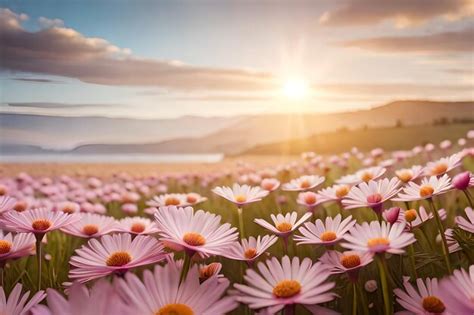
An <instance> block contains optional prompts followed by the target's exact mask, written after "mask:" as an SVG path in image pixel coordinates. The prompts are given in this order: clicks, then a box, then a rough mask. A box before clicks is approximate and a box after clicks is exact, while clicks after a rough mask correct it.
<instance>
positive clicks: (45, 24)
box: [38, 16, 64, 28]
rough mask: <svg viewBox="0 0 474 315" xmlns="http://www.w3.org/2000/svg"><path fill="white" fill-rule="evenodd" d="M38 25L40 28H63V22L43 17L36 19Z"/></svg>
mask: <svg viewBox="0 0 474 315" xmlns="http://www.w3.org/2000/svg"><path fill="white" fill-rule="evenodd" d="M38 23H39V25H40V26H41V27H42V28H51V27H63V26H64V21H63V20H61V19H48V18H45V17H44V16H42V17H40V18H39V19H38Z"/></svg>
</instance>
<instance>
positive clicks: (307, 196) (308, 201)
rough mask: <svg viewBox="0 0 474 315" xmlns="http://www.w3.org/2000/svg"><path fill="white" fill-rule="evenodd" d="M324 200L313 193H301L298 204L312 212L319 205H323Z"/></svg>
mask: <svg viewBox="0 0 474 315" xmlns="http://www.w3.org/2000/svg"><path fill="white" fill-rule="evenodd" d="M323 202H324V200H323V199H321V198H320V196H319V195H318V194H316V193H314V192H312V191H305V192H300V193H299V194H298V198H297V199H296V203H297V204H299V205H301V206H305V207H306V208H307V209H308V211H312V210H313V209H314V208H315V207H316V206H317V205H319V204H321V203H323Z"/></svg>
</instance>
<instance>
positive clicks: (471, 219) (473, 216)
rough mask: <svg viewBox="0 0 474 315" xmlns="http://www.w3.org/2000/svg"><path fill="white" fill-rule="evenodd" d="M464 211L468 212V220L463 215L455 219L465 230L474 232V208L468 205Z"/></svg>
mask: <svg viewBox="0 0 474 315" xmlns="http://www.w3.org/2000/svg"><path fill="white" fill-rule="evenodd" d="M464 212H465V213H466V217H467V220H466V219H465V218H464V217H462V216H457V217H456V219H455V221H456V224H457V225H458V226H459V227H460V228H461V229H463V230H464V231H468V232H470V233H474V211H473V210H472V208H470V207H467V208H466V209H464Z"/></svg>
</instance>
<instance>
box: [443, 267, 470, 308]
mask: <svg viewBox="0 0 474 315" xmlns="http://www.w3.org/2000/svg"><path fill="white" fill-rule="evenodd" d="M439 294H440V296H441V299H442V300H443V302H444V304H445V305H446V309H447V311H449V312H450V313H451V314H474V265H471V266H470V267H469V273H468V272H466V270H464V269H460V270H454V272H453V275H452V276H449V277H447V278H444V279H442V280H441V283H440V293H439Z"/></svg>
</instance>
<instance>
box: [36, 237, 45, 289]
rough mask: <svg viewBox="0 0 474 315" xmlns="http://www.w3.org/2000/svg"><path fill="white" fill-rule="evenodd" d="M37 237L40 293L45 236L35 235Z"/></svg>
mask: <svg viewBox="0 0 474 315" xmlns="http://www.w3.org/2000/svg"><path fill="white" fill-rule="evenodd" d="M35 237H36V259H37V264H38V291H39V290H41V273H42V266H41V265H42V261H43V244H42V240H43V237H44V234H35Z"/></svg>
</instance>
